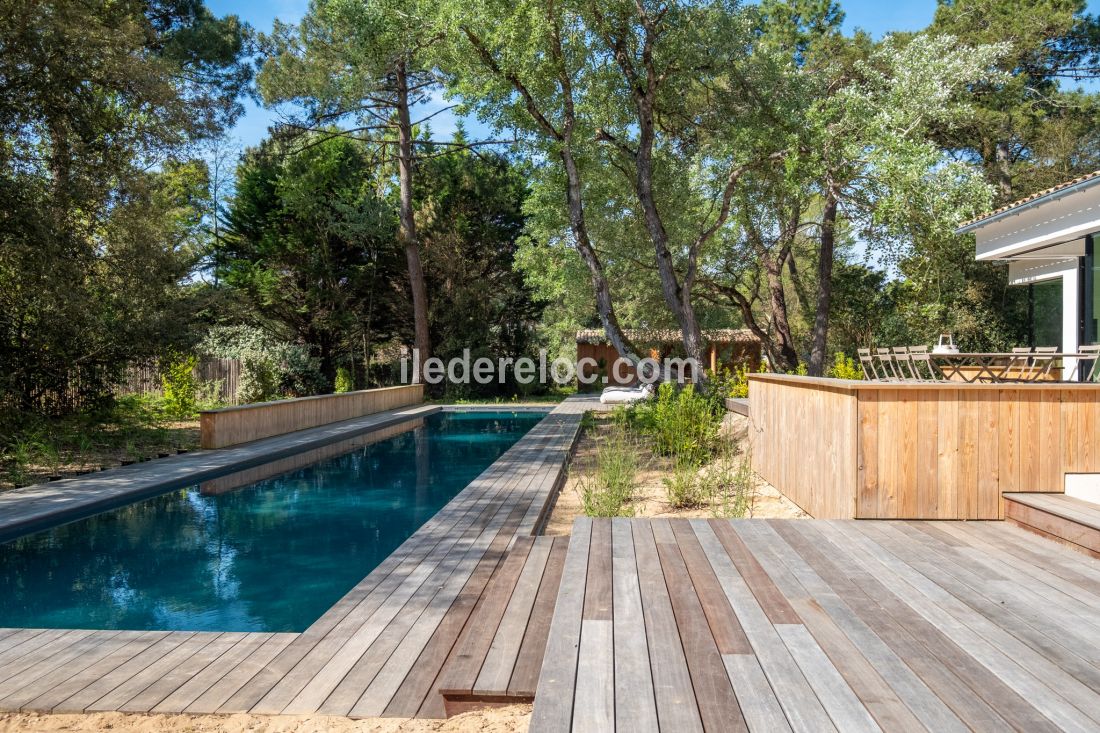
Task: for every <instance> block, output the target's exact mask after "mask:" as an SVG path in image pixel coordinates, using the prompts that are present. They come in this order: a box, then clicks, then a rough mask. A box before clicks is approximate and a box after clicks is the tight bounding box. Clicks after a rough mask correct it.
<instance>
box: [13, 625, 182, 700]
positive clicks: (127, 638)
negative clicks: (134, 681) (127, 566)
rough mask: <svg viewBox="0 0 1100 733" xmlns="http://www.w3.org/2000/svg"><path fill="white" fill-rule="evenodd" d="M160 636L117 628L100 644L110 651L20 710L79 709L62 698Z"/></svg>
mask: <svg viewBox="0 0 1100 733" xmlns="http://www.w3.org/2000/svg"><path fill="white" fill-rule="evenodd" d="M160 635H161V634H160V633H158V632H154V631H121V632H119V633H118V634H115V635H114V636H112V637H110V638H108V639H104V640H103V644H104V645H110V646H111V647H112V650H111V653H110V654H108V655H107V656H105V657H103V658H102V659H100V660H99V661H97V662H96V663H95V664H92V665H91V666H89V667H86V668H85V669H83V670H81V671H80V672H79V673H77V674H75V675H73V676H71V677H69V678H68V679H66V680H65V682H63V683H62V684H60V685H57V686H56V687H52V688H50V689H49V690H47V691H45V692H43V693H42V694H41V695H39V696H38V697H36V698H34V699H33V700H31V701H29V702H27V703H26V704H24V705H22V706H20V709H21V710H34V711H40V712H74V713H79V712H83V709H82V708H80V709H78V708H70V707H66V706H65V701H66V700H68V699H69V698H70V697H72V696H73V695H75V694H77V693H79V692H80V691H81V690H83V689H84V688H85V687H87V686H88V685H90V684H92V683H93V682H95V681H96V680H98V679H99V678H100V677H102V676H103V675H105V674H108V673H110V672H111V671H112V670H114V669H115V668H117V667H119V666H120V665H122V664H125V663H126V662H127V661H129V660H130V659H131V658H133V657H134V656H136V655H137V654H139V653H141V652H142V651H143V650H145V649H146V648H147V647H149V646H150V645H151V644H153V643H155V641H156V640H157V637H158V636H160Z"/></svg>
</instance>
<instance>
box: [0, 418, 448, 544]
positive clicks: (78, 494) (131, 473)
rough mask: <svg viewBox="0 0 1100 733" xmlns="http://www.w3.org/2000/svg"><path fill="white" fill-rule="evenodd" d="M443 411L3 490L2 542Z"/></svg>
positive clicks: (358, 421)
mask: <svg viewBox="0 0 1100 733" xmlns="http://www.w3.org/2000/svg"><path fill="white" fill-rule="evenodd" d="M439 410H440V408H439V406H438V405H415V406H413V407H402V408H399V409H396V410H386V411H385V412H379V413H375V414H373V415H367V416H365V417H359V418H355V419H354V420H344V421H343V422H338V423H331V424H329V425H322V426H320V427H316V428H310V429H308V430H299V431H298V432H295V433H288V434H287V435H278V436H275V437H273V438H264V439H263V440H257V441H255V442H252V443H245V444H243V445H237V446H232V447H229V448H219V449H218V450H203V451H193V452H191V453H183V454H180V455H175V456H170V457H168V458H158V459H157V460H155V461H146V462H144V463H135V464H133V465H130V466H122V467H120V468H112V469H110V470H109V471H103V472H99V473H92V474H88V475H86V476H78V477H75V478H67V479H62V480H60V481H53V482H50V483H46V484H35V485H33V486H25V487H23V488H19V489H11V490H9V491H4V492H2V493H0V540H3V539H5V538H11V537H16V536H19V535H21V534H26V533H27V532H30V531H33V530H35V529H37V528H38V527H40V526H51V525H52V524H55V523H58V522H61V521H63V520H69V519H72V518H74V517H79V516H87V515H88V514H92V513H95V512H99V511H103V510H104V509H106V508H109V507H112V506H119V505H120V504H123V503H127V502H131V501H136V500H138V499H140V498H141V497H143V496H152V495H153V494H156V493H160V492H162V491H167V490H169V489H172V488H177V487H180V488H182V487H185V486H194V485H195V484H198V483H200V482H203V481H207V480H209V479H212V478H216V477H219V476H223V475H225V474H227V473H229V472H232V471H242V470H245V469H247V468H251V467H253V466H259V465H261V464H265V463H268V462H270V461H275V460H277V459H281V458H285V457H288V456H292V455H295V454H299V453H301V452H303V451H309V450H313V449H317V448H321V447H323V446H327V445H329V444H331V443H332V442H333V441H336V440H341V439H345V438H349V437H351V436H353V435H357V434H362V433H366V432H370V431H374V430H379V429H382V428H387V427H392V426H395V425H398V424H400V423H407V422H410V421H413V420H419V419H423V418H425V417H427V416H428V415H431V414H432V413H434V412H439Z"/></svg>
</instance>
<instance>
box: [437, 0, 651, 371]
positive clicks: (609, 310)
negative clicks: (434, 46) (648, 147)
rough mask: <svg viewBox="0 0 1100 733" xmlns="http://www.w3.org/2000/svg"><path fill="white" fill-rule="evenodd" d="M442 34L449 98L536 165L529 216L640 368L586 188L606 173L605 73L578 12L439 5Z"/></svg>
mask: <svg viewBox="0 0 1100 733" xmlns="http://www.w3.org/2000/svg"><path fill="white" fill-rule="evenodd" d="M436 25H437V27H440V28H447V29H452V32H451V33H449V34H447V36H446V45H445V46H444V47H443V49H442V53H441V63H440V65H441V67H442V68H444V69H446V71H447V87H448V90H449V91H450V92H451V93H453V94H456V95H459V96H460V97H461V98H462V100H463V101H464V104H465V106H466V108H467V109H470V110H472V111H473V112H475V113H476V114H477V115H478V116H479V117H480V118H481V119H482V120H483V121H485V122H488V123H489V124H491V125H492V126H493V127H494V128H495V129H496V130H498V131H505V130H507V131H511V132H512V133H513V134H514V135H515V136H516V138H517V147H518V148H519V149H520V150H521V151H523V152H524V153H525V154H526V155H528V156H529V157H530V158H531V159H532V160H536V161H538V162H539V166H538V167H537V168H536V170H535V171H534V172H533V178H534V179H535V181H534V185H533V188H534V191H533V196H532V203H531V204H529V205H528V208H527V211H528V214H529V215H531V216H532V218H534V219H538V220H540V223H539V224H537V225H536V226H539V227H544V225H545V224H548V223H549V222H556V224H557V226H556V227H555V228H554V235H553V242H552V243H553V244H554V245H555V246H556V245H561V246H565V247H569V248H571V249H573V250H575V252H576V253H577V254H578V255H579V256H580V258H581V262H582V263H583V265H584V268H585V271H586V272H587V279H588V282H589V286H590V288H591V291H590V292H591V298H592V300H593V301H594V303H595V309H596V312H597V314H598V317H599V320H600V323H601V325H602V326H603V328H604V331H605V332H606V333H607V336H608V339H609V340H610V342H611V344H612V345H613V346H614V347H615V349H616V350H617V351H618V352H619V354H620V355H622V356H623V357H624V358H627V359H629V360H632V361H634V362H637V361H639V360H640V357H639V356H638V355H637V353H636V352H635V348H634V346H633V345H632V344H631V343H630V341H629V339H628V338H627V337H626V335H625V334H624V333H623V329H622V327H621V326H620V324H619V316H618V314H617V312H616V305H615V302H614V300H613V298H612V291H611V285H610V283H609V280H608V276H607V273H606V270H605V263H604V259H603V257H602V256H601V253H600V252H599V251H598V247H599V244H600V243H599V241H598V240H596V239H595V238H594V236H593V233H592V231H591V229H590V222H589V218H590V211H589V204H588V201H589V198H588V191H587V188H588V186H589V185H590V182H592V181H598V180H599V179H600V177H601V176H602V175H604V173H605V171H604V170H603V168H602V166H601V164H600V161H599V157H598V155H597V152H596V148H595V146H594V136H595V123H594V122H593V120H592V117H591V110H590V107H589V105H588V102H589V101H590V96H591V94H592V93H593V89H594V87H597V86H598V85H599V84H600V83H601V82H600V80H599V77H600V75H601V70H600V69H598V68H596V67H595V66H594V65H593V63H592V58H591V46H592V43H593V38H592V37H591V35H590V34H589V33H588V32H587V30H586V28H585V26H584V23H583V22H582V20H581V17H580V8H579V5H578V4H575V3H558V2H551V1H549V0H520V1H519V2H509V3H502V2H499V1H498V0H474V1H473V2H470V1H468V0H462V1H458V0H449V1H448V2H444V3H439V4H438V5H437V10H436ZM596 93H598V91H597V92H596ZM596 200H597V201H599V200H600V199H599V197H597V198H596ZM535 207H538V208H537V209H536V208H535Z"/></svg>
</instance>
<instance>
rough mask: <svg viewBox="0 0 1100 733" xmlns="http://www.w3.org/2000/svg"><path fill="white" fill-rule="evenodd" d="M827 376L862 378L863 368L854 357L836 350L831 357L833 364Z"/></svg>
mask: <svg viewBox="0 0 1100 733" xmlns="http://www.w3.org/2000/svg"><path fill="white" fill-rule="evenodd" d="M829 376H830V377H834V378H836V379H863V370H862V369H860V368H859V366H858V365H857V364H856V362H855V360H854V359H852V358H851V357H849V356H846V355H845V354H844V352H843V351H838V352H836V355H835V357H834V359H833V366H832V368H831V369H830V370H829Z"/></svg>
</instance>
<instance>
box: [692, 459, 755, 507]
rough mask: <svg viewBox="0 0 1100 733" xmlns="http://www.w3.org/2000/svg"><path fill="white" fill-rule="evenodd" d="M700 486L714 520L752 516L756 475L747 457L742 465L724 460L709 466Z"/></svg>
mask: <svg viewBox="0 0 1100 733" xmlns="http://www.w3.org/2000/svg"><path fill="white" fill-rule="evenodd" d="M700 483H701V484H702V486H703V488H702V493H703V494H704V495H705V496H706V497H707V501H708V502H709V503H710V508H711V512H712V513H713V514H714V516H716V517H723V518H727V519H731V518H737V517H743V516H745V515H746V514H747V513H748V511H749V508H750V507H751V505H752V495H753V472H752V467H751V462H750V460H749V457H748V456H747V455H746V456H743V457H742V459H741V460H740V461H736V460H735V459H734V458H733V457H732V456H722V457H721V458H719V459H718V460H717V461H715V462H714V463H712V464H711V465H709V466H707V468H706V470H704V472H703V475H702V477H701V478H700Z"/></svg>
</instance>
